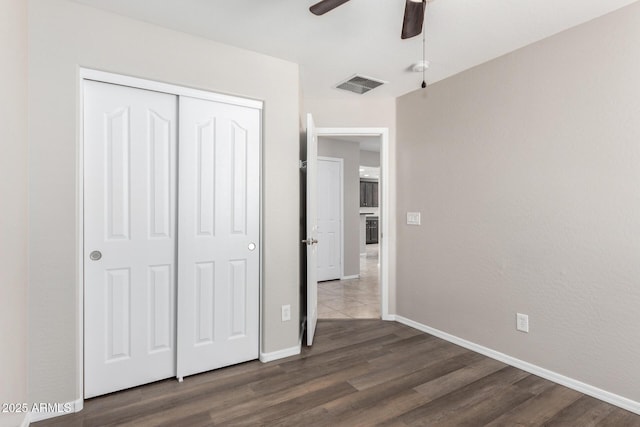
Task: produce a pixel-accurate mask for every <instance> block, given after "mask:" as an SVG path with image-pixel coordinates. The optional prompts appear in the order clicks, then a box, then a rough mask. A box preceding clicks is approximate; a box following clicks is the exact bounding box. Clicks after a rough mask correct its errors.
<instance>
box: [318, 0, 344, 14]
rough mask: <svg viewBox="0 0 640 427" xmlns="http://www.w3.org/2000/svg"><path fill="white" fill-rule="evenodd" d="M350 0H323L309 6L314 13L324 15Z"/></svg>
mask: <svg viewBox="0 0 640 427" xmlns="http://www.w3.org/2000/svg"><path fill="white" fill-rule="evenodd" d="M348 1H349V0H322V1H320V2H318V3H316V4H314V5H313V6H311V7H310V8H309V10H310V11H311V13H313V14H314V15H318V16H319V15H324V14H325V13H327V12H329V11H331V10H333V9H335V8H336V7H338V6H340V5H343V4H345V3H346V2H348Z"/></svg>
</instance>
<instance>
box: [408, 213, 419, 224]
mask: <svg viewBox="0 0 640 427" xmlns="http://www.w3.org/2000/svg"><path fill="white" fill-rule="evenodd" d="M407 225H420V212H407Z"/></svg>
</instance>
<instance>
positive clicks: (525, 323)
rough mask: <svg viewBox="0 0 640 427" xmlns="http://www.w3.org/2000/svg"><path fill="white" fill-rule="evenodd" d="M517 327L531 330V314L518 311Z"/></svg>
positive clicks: (520, 329) (524, 330)
mask: <svg viewBox="0 0 640 427" xmlns="http://www.w3.org/2000/svg"><path fill="white" fill-rule="evenodd" d="M516 329H517V330H519V331H520V332H526V333H528V332H529V316H528V315H526V314H522V313H516Z"/></svg>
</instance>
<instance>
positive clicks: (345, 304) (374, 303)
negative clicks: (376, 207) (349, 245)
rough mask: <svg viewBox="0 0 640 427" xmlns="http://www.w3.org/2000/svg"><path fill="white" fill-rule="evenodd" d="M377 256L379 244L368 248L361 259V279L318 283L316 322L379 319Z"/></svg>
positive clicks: (370, 245)
mask: <svg viewBox="0 0 640 427" xmlns="http://www.w3.org/2000/svg"><path fill="white" fill-rule="evenodd" d="M378 253H379V245H378V244H369V245H367V255H366V256H365V257H360V278H358V279H349V280H331V281H327V282H320V283H318V318H320V319H379V318H380V270H379V267H378Z"/></svg>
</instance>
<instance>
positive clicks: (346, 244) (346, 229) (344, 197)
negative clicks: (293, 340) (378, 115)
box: [318, 132, 384, 319]
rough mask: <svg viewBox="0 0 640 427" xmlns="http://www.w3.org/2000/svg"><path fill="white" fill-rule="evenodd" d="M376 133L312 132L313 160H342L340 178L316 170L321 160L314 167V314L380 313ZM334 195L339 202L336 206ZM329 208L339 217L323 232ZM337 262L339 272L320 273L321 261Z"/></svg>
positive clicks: (323, 265)
mask: <svg viewBox="0 0 640 427" xmlns="http://www.w3.org/2000/svg"><path fill="white" fill-rule="evenodd" d="M382 139H383V138H382V135H354V134H347V135H335V134H329V135H323V134H322V132H318V156H319V160H320V161H319V163H321V162H322V161H321V159H325V162H327V165H331V164H335V162H336V161H339V162H341V165H342V174H341V175H340V180H337V179H330V176H331V175H330V174H321V173H320V170H321V169H322V168H321V167H320V166H322V165H320V166H319V169H318V171H319V173H318V196H319V200H318V226H319V229H318V240H319V243H318V269H319V270H318V280H319V282H318V318H321V319H322V318H324V319H349V318H354V319H371V318H378V319H379V318H381V317H382V307H383V304H382V286H381V282H382V280H381V256H380V255H381V250H380V246H381V239H380V235H381V230H382V226H381V225H382V220H381V212H382V209H381V207H382V203H383V200H384V198H383V197H382V194H381V192H382V191H381V190H382V185H381V184H382V183H381V173H380V171H381V167H380V166H381V147H382ZM331 162H334V163H331ZM338 199H339V200H340V202H341V205H340V206H336V201H337V200H338ZM332 206H334V207H333V208H332ZM331 213H333V216H338V215H340V216H341V218H340V221H341V223H340V226H336V225H335V224H334V225H333V226H332V227H331V229H330V230H331V232H329V227H328V225H329V224H331V223H332V222H331V221H329V218H330V217H331ZM325 217H326V218H325ZM324 223H326V224H327V225H326V226H324V225H322V224H324ZM323 227H325V228H327V230H326V231H324V230H323ZM323 231H324V232H323ZM340 233H342V234H340ZM323 237H324V238H323ZM337 239H339V240H340V242H341V248H340V249H341V250H339V251H338V250H337V245H336V241H337ZM321 260H322V261H321ZM337 264H339V265H340V267H339V268H340V269H341V271H342V274H341V275H340V277H336V276H335V275H332V276H327V275H326V274H324V271H326V269H327V265H337ZM322 277H325V278H327V279H328V280H322V279H321V278H322Z"/></svg>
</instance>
